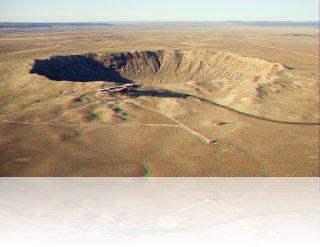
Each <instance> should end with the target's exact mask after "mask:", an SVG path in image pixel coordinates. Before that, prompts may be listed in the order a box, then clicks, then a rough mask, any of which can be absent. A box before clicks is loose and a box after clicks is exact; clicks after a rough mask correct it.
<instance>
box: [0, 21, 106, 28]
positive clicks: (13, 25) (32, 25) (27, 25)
mask: <svg viewBox="0 0 320 247" xmlns="http://www.w3.org/2000/svg"><path fill="white" fill-rule="evenodd" d="M106 25H111V24H108V23H31V22H0V28H52V27H85V26H106Z"/></svg>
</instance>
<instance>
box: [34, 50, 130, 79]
mask: <svg viewBox="0 0 320 247" xmlns="http://www.w3.org/2000/svg"><path fill="white" fill-rule="evenodd" d="M29 72H30V73H32V74H38V75H42V76H45V77H47V78H48V79H50V80H53V81H72V82H92V81H112V82H117V83H132V82H133V81H131V80H129V79H126V78H124V77H122V76H121V75H120V74H119V73H118V72H117V71H116V68H112V67H109V68H108V67H106V66H105V65H104V64H103V63H101V62H99V61H96V60H93V59H91V58H89V57H86V56H82V55H72V56H54V57H50V58H48V59H44V60H40V59H36V60H35V61H34V64H33V66H32V68H31V69H30V71H29Z"/></svg>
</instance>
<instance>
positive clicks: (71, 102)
mask: <svg viewBox="0 0 320 247" xmlns="http://www.w3.org/2000/svg"><path fill="white" fill-rule="evenodd" d="M318 35H319V34H318V28H316V27H303V26H300V27H294V26H256V25H245V24H237V23H223V24H221V23H220V24H184V25H181V24H171V25H165V24H157V25H156V24H152V23H151V24H143V23H138V24H130V25H129V24H115V25H105V26H103V25H101V26H96V27H95V26H89V27H88V26H84V27H81V26H80V27H61V26H60V27H53V28H27V29H0V176H112V177H114V176H124V177H126V176H187V177H189V176H192V177H193V176H209V177H213V176H217V177H221V176H247V177H255V176H316V177H318V176H319V36H318ZM125 83H140V84H141V87H140V88H137V89H135V90H133V91H131V92H127V93H121V94H111V95H109V94H103V93H99V89H102V88H105V87H112V86H117V85H123V84H125Z"/></svg>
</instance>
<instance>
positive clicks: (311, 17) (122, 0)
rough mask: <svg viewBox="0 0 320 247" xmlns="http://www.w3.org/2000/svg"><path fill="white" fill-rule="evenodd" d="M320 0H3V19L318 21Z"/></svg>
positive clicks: (0, 14) (0, 15) (0, 17)
mask: <svg viewBox="0 0 320 247" xmlns="http://www.w3.org/2000/svg"><path fill="white" fill-rule="evenodd" d="M318 11H319V0H156V1H155V0H0V21H2V22H3V21H8V22H9V21H10V22H108V21H318V19H319V13H318Z"/></svg>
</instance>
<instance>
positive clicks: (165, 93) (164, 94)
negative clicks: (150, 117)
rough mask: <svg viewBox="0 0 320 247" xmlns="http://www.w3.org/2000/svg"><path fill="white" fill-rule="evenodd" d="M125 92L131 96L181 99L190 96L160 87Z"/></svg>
mask: <svg viewBox="0 0 320 247" xmlns="http://www.w3.org/2000/svg"><path fill="white" fill-rule="evenodd" d="M127 94H128V95H130V96H133V97H140V96H152V97H160V98H182V99H185V98H187V97H189V96H190V95H188V94H184V93H179V92H173V91H170V90H162V89H161V90H156V89H136V90H134V91H131V92H129V93H127Z"/></svg>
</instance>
